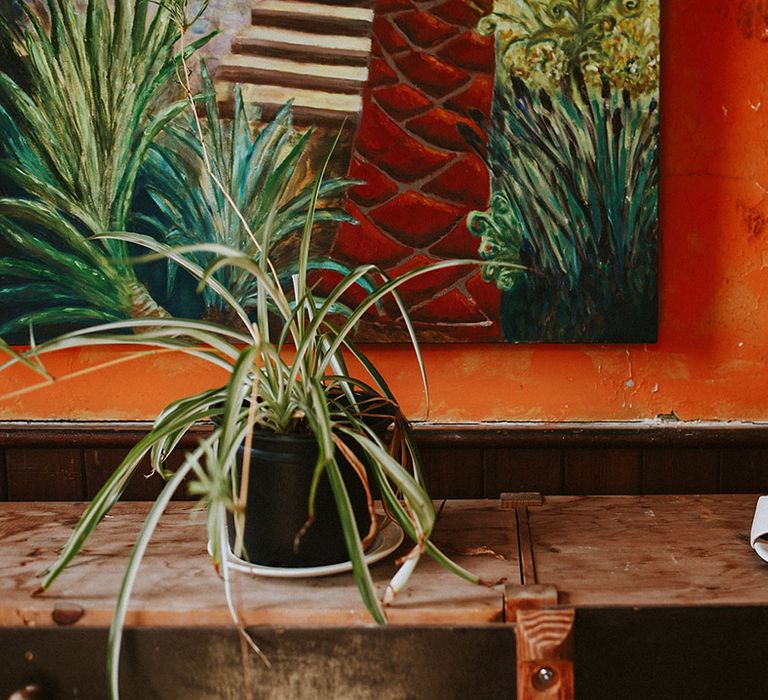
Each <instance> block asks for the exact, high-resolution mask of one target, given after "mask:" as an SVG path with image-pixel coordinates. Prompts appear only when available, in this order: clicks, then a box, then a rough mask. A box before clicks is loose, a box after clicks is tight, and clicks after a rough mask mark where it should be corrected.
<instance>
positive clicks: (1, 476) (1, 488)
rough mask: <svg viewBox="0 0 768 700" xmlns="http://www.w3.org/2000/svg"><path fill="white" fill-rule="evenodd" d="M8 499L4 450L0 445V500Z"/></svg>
mask: <svg viewBox="0 0 768 700" xmlns="http://www.w3.org/2000/svg"><path fill="white" fill-rule="evenodd" d="M7 500H8V475H7V473H6V470H5V450H4V449H3V448H1V447H0V501H7Z"/></svg>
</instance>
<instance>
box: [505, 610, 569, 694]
mask: <svg viewBox="0 0 768 700" xmlns="http://www.w3.org/2000/svg"><path fill="white" fill-rule="evenodd" d="M574 618H575V612H574V610H573V609H569V608H564V609H547V610H521V611H520V612H519V613H518V616H517V622H516V628H515V637H516V639H517V698H518V700H572V698H574V696H575V691H574V675H573V622H574Z"/></svg>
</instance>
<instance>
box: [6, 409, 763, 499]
mask: <svg viewBox="0 0 768 700" xmlns="http://www.w3.org/2000/svg"><path fill="white" fill-rule="evenodd" d="M150 425H151V424H150V423H148V422H137V423H118V422H89V423H84V422H82V423H81V422H69V423H67V422H6V423H1V422H0V500H51V499H52V500H57V499H65V500H66V498H69V499H70V500H71V499H72V498H75V497H76V495H73V494H76V493H82V494H84V497H90V496H92V495H93V494H94V493H95V492H96V491H97V490H98V489H99V488H100V487H101V485H102V484H103V483H104V481H105V479H106V478H107V477H108V475H109V474H110V473H111V471H112V470H113V469H114V468H115V467H117V465H118V464H119V463H120V462H121V461H122V460H123V459H124V457H125V455H126V454H127V453H128V451H129V450H130V448H131V447H132V446H133V445H135V444H136V443H137V442H138V441H139V440H140V439H141V438H142V437H143V436H144V435H146V433H147V430H148V429H149V427H150ZM415 429H416V440H417V443H418V445H419V446H420V448H421V452H422V456H423V458H424V459H423V463H424V469H425V472H426V477H427V482H428V483H429V486H430V493H431V494H432V496H433V497H434V498H436V499H440V498H498V497H499V494H500V493H501V492H504V491H539V492H541V493H544V494H547V495H550V496H553V495H558V494H582V495H584V494H625V495H628V494H641V493H676V494H681V493H763V492H765V491H766V490H768V424H744V423H680V424H677V423H673V424H669V425H666V424H661V423H637V424H633V423H557V424H552V423H550V424H546V423H542V424H535V423H509V424H501V423H486V424H474V425H439V424H417V425H416V426H415ZM209 431H210V426H205V425H201V426H198V427H196V428H194V429H193V430H191V431H190V432H189V433H188V434H187V435H186V436H185V437H184V438H183V440H182V441H181V443H180V445H179V447H180V449H178V450H176V451H175V452H174V454H173V455H172V456H171V457H170V458H169V459H170V460H171V461H170V462H169V465H170V466H171V468H172V467H173V465H174V464H177V461H178V460H180V459H182V458H183V456H184V454H185V453H186V452H189V451H190V450H191V449H192V448H194V447H195V446H196V445H197V443H198V440H199V439H200V438H201V437H203V436H204V435H206V434H207V433H208V432H209ZM78 456H79V458H78ZM150 472H151V468H150V466H149V461H148V460H147V459H145V460H144V461H143V463H142V464H141V465H140V466H139V469H138V470H137V474H136V476H135V478H134V479H133V481H132V482H131V484H130V485H129V487H128V491H127V492H126V496H127V497H129V498H132V499H138V500H144V499H148V498H149V499H151V498H154V497H156V496H157V494H158V493H159V491H160V489H161V488H162V480H161V479H160V478H152V479H145V478H144V477H145V476H146V475H147V474H149V473H150ZM179 497H180V498H186V497H188V496H187V494H186V491H184V490H183V489H182V491H180V492H179Z"/></svg>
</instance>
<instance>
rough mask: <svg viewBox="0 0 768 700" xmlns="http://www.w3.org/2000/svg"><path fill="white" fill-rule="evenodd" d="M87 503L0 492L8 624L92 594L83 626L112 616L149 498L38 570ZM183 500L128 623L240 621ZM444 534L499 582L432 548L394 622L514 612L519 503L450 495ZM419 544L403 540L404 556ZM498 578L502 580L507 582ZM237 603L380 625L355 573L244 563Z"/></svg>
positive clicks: (147, 565) (393, 608)
mask: <svg viewBox="0 0 768 700" xmlns="http://www.w3.org/2000/svg"><path fill="white" fill-rule="evenodd" d="M82 508H83V506H82V505H77V504H63V503H61V504H57V503H40V504H24V505H19V504H11V503H4V504H0V589H1V590H3V595H2V596H0V627H2V626H19V625H38V626H52V625H55V624H56V623H55V620H54V617H53V614H54V611H55V610H56V609H57V608H56V606H57V605H58V606H59V609H61V606H62V605H66V606H69V607H70V608H71V607H72V606H80V607H81V608H82V609H83V611H84V612H83V614H82V616H81V617H79V619H77V620H76V621H75V623H74V624H75V626H81V625H82V626H91V627H93V626H96V627H103V626H106V625H108V624H109V621H110V619H111V615H112V607H113V605H114V600H115V595H116V592H117V589H118V586H119V583H120V577H121V575H122V570H123V567H124V566H125V563H126V561H127V557H128V554H129V552H130V549H131V546H132V542H133V540H134V538H135V537H136V535H137V533H138V530H139V527H140V524H141V521H142V519H143V516H144V515H145V514H146V512H147V509H148V504H143V503H130V502H127V503H119V504H118V505H117V506H116V507H115V508H114V509H113V511H112V514H111V515H110V516H108V517H107V518H106V519H105V520H104V521H103V522H102V523H101V524H100V525H99V526H98V528H97V529H96V531H95V532H94V534H93V535H92V537H91V539H90V540H89V541H88V542H87V543H86V545H85V547H84V549H83V551H82V552H81V554H80V555H79V557H78V558H77V559H75V560H74V562H73V564H72V565H71V566H70V567H69V568H68V569H67V570H65V571H64V572H63V573H62V574H61V577H60V578H59V580H57V582H56V583H55V584H54V586H53V587H52V588H51V589H49V591H47V592H46V593H45V594H43V595H41V596H38V597H32V593H33V591H34V590H35V589H36V588H37V587H38V586H39V585H40V581H39V579H38V578H37V577H36V575H35V574H37V573H38V572H39V571H40V570H41V569H43V568H44V567H45V566H46V565H50V564H51V563H52V562H53V561H54V559H55V556H56V552H57V551H58V550H59V548H60V547H61V546H62V545H63V544H64V542H65V541H66V539H67V537H68V535H69V531H70V529H71V527H72V526H73V525H74V523H75V522H76V519H77V517H78V515H79V513H80V512H81V511H82ZM191 514H192V504H187V503H172V504H171V506H170V507H169V510H168V512H167V513H166V515H165V516H164V517H163V519H162V521H161V523H160V526H159V528H158V530H157V532H156V534H155V537H154V538H153V541H152V543H151V544H150V546H149V548H148V550H147V553H146V556H145V559H144V562H143V564H142V568H141V572H140V574H139V578H138V581H137V586H136V589H135V592H134V596H133V598H132V603H131V606H130V609H129V611H128V625H138V626H147V625H149V626H152V625H165V626H185V625H187V626H210V625H230V624H231V620H230V617H229V612H228V610H227V607H226V603H225V597H224V590H223V586H222V583H221V581H220V580H219V579H218V577H217V576H216V573H215V571H214V569H213V566H212V564H211V561H210V559H209V557H208V554H207V552H206V534H205V528H204V522H203V520H204V516H203V514H202V513H200V514H199V515H198V517H197V518H196V519H193V518H192V517H191ZM434 541H435V542H436V543H437V544H438V546H439V547H440V548H441V549H442V550H443V551H445V552H446V553H447V554H448V555H449V556H452V557H453V558H454V559H455V560H456V561H457V562H458V563H459V564H460V565H462V566H464V567H466V568H468V569H470V570H472V571H475V572H476V573H477V574H478V575H480V576H481V577H482V578H483V579H484V580H486V581H487V582H488V583H489V584H496V585H489V586H477V585H473V584H471V583H468V582H466V581H464V580H463V579H460V578H458V577H457V576H455V575H454V574H451V573H450V572H448V571H446V570H445V569H444V568H442V567H441V566H439V565H438V564H437V563H435V562H434V561H432V560H431V559H429V558H428V557H423V558H422V560H421V561H420V562H419V565H418V567H417V568H416V571H415V573H414V574H413V576H412V578H411V580H410V582H409V584H408V585H407V586H406V587H405V588H404V590H402V591H401V592H400V594H399V595H398V597H397V598H395V600H394V602H393V603H392V604H391V605H390V606H389V607H388V608H387V614H388V616H389V619H390V621H391V622H392V623H394V624H484V623H488V622H494V621H500V620H501V619H502V618H503V606H504V601H503V598H504V590H503V585H504V584H505V583H519V579H518V561H517V535H516V532H515V525H514V513H511V512H509V511H502V510H501V509H500V508H499V507H498V504H497V503H494V504H491V503H488V502H486V501H462V502H449V504H448V505H447V506H446V508H445V509H444V511H443V513H442V515H441V518H440V521H439V523H438V526H437V528H436V531H435V534H434ZM408 550H409V547H408V546H403V547H402V548H401V549H400V550H399V554H398V555H397V556H403V555H404V554H406V553H407V552H408ZM396 558H397V557H396V555H393V556H391V557H390V558H388V559H387V560H385V561H382V562H380V563H379V564H376V565H374V566H373V567H372V574H373V577H374V580H375V582H376V585H377V588H378V590H379V593H380V594H383V592H384V589H385V587H386V585H387V583H388V582H389V580H390V578H391V577H392V576H393V575H394V573H395V571H396V568H397V567H396V565H395V561H396ZM497 582H498V583H497ZM232 592H233V596H234V601H235V604H236V605H237V608H238V610H239V611H240V613H241V615H242V617H243V619H244V621H245V622H246V623H247V624H249V625H262V624H269V625H298V626H312V625H331V626H339V625H369V624H371V620H370V617H369V616H368V613H367V612H366V611H365V609H364V607H363V605H362V602H361V601H360V597H359V594H358V591H357V588H356V586H355V584H354V579H353V578H352V575H351V574H342V575H338V576H331V577H325V578H314V579H304V580H295V579H267V578H256V577H251V576H248V575H246V574H238V573H235V572H233V578H232Z"/></svg>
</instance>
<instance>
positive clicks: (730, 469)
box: [720, 447, 768, 493]
mask: <svg viewBox="0 0 768 700" xmlns="http://www.w3.org/2000/svg"><path fill="white" fill-rule="evenodd" d="M720 491H721V492H722V493H768V450H766V449H765V448H759V447H746V448H728V449H724V450H722V452H721V455H720Z"/></svg>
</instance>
